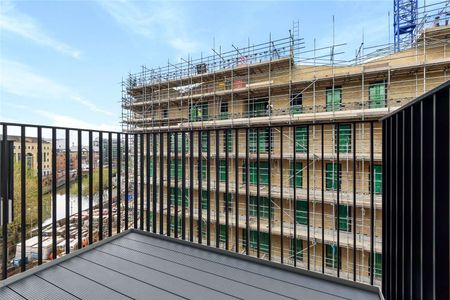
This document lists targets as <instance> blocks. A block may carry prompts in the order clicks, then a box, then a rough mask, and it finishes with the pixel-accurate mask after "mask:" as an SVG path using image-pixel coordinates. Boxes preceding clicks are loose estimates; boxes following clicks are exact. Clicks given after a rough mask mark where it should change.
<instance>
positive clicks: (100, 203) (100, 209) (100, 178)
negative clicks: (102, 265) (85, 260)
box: [98, 131, 103, 241]
mask: <svg viewBox="0 0 450 300" xmlns="http://www.w3.org/2000/svg"><path fill="white" fill-rule="evenodd" d="M98 140H99V143H98V155H99V160H98V214H99V217H98V236H99V240H100V241H101V240H103V133H102V132H101V131H100V132H99V133H98Z"/></svg>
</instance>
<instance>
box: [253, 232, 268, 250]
mask: <svg viewBox="0 0 450 300" xmlns="http://www.w3.org/2000/svg"><path fill="white" fill-rule="evenodd" d="M250 247H252V248H255V249H256V248H258V231H254V230H250ZM259 249H260V250H261V251H264V252H267V251H269V234H268V233H267V232H262V231H261V232H259Z"/></svg>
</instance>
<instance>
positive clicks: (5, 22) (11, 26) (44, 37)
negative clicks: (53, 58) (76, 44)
mask: <svg viewBox="0 0 450 300" xmlns="http://www.w3.org/2000/svg"><path fill="white" fill-rule="evenodd" d="M0 30H5V31H9V32H12V33H14V34H17V35H19V36H21V37H23V38H25V39H28V40H30V41H32V42H34V43H36V44H38V45H41V46H45V47H49V48H51V49H53V50H55V51H57V52H60V53H62V54H65V55H69V56H71V57H73V58H76V59H78V58H80V55H81V51H80V50H77V49H75V48H73V47H71V46H69V45H67V44H65V43H63V42H61V41H58V40H57V39H55V38H53V37H51V36H50V35H49V34H47V33H46V32H45V31H44V30H43V29H42V28H41V26H40V24H39V23H38V22H36V21H35V20H34V19H33V18H31V17H30V16H28V15H26V14H23V13H21V12H19V11H17V9H16V8H15V7H14V5H13V4H12V3H11V2H10V1H4V2H3V1H2V4H1V5H0Z"/></svg>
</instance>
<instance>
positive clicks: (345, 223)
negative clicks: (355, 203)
mask: <svg viewBox="0 0 450 300" xmlns="http://www.w3.org/2000/svg"><path fill="white" fill-rule="evenodd" d="M336 215H337V208H336ZM338 220H339V230H342V231H352V220H351V208H350V207H349V206H348V205H344V204H340V205H339V219H338V218H337V217H336V227H337V226H338Z"/></svg>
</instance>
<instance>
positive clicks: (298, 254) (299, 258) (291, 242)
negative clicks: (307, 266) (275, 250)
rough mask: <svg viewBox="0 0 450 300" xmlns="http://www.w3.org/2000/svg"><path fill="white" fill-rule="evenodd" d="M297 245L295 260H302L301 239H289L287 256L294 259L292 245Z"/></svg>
mask: <svg viewBox="0 0 450 300" xmlns="http://www.w3.org/2000/svg"><path fill="white" fill-rule="evenodd" d="M295 243H296V244H297V260H303V240H302V239H296V240H294V239H293V238H291V241H290V243H289V256H290V257H292V259H293V258H294V251H295V249H294V245H295Z"/></svg>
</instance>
